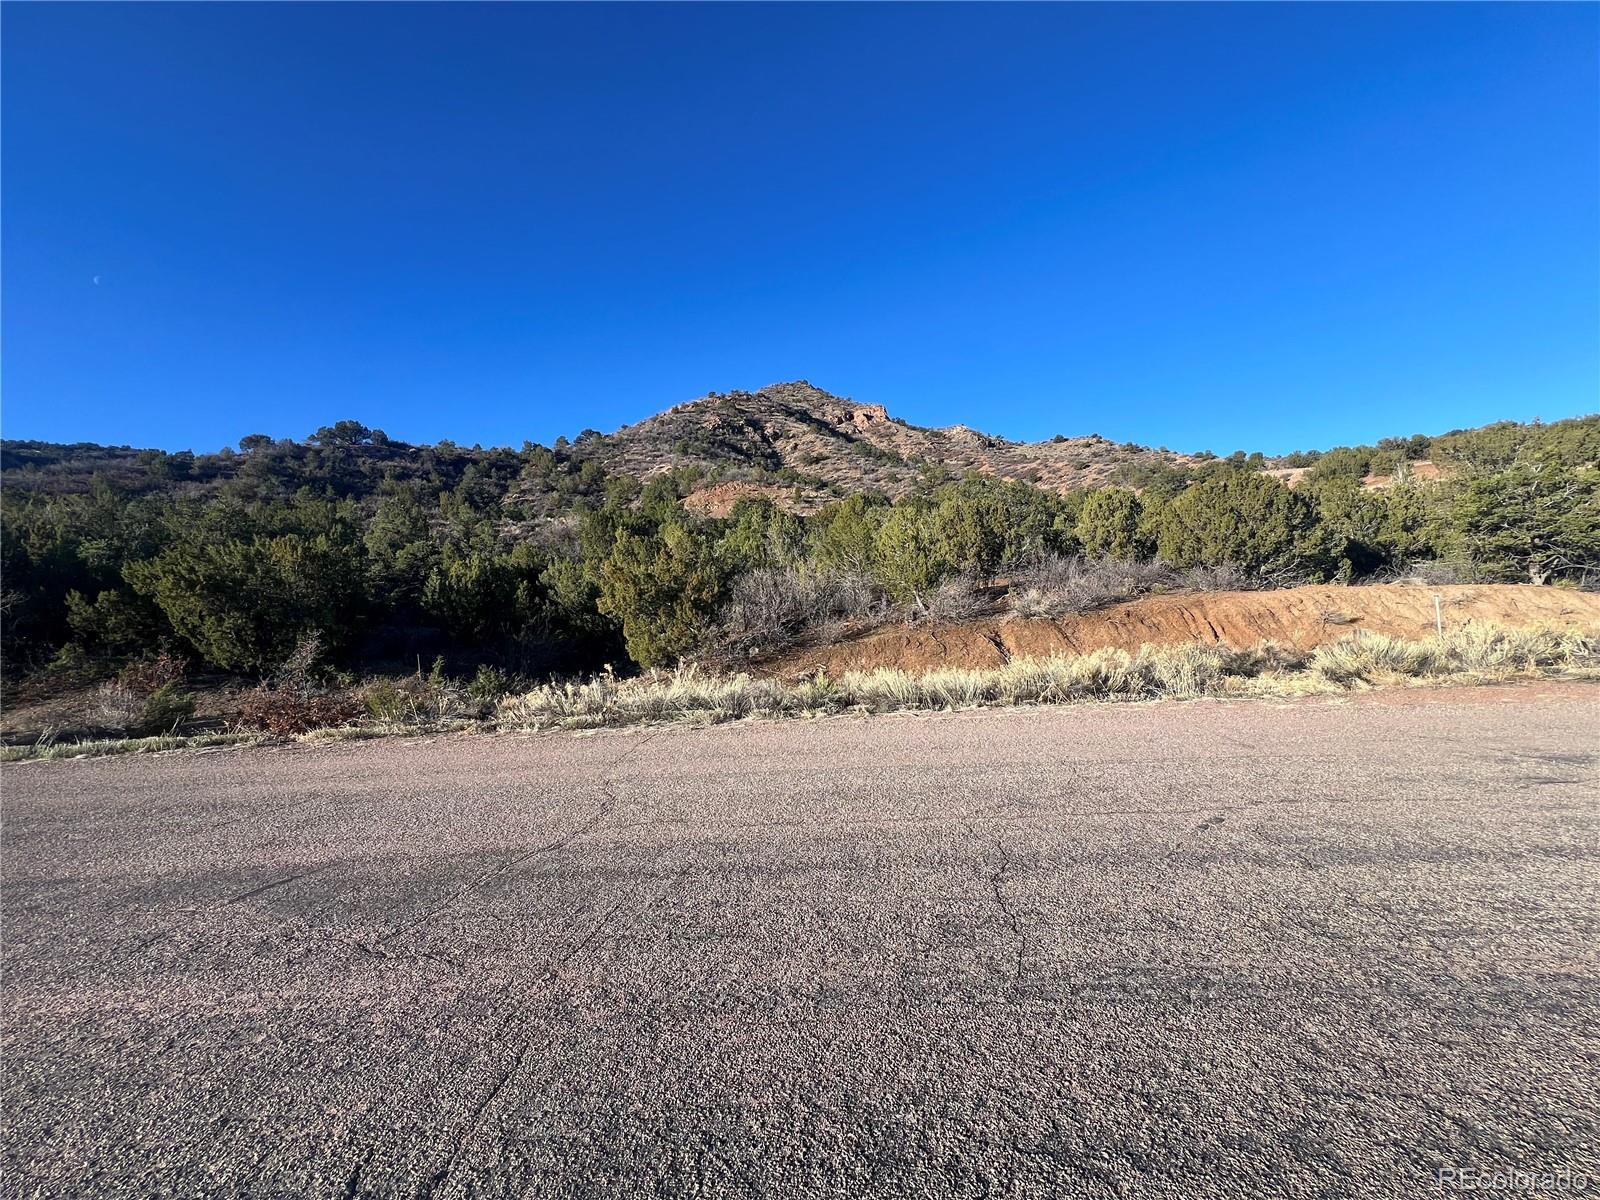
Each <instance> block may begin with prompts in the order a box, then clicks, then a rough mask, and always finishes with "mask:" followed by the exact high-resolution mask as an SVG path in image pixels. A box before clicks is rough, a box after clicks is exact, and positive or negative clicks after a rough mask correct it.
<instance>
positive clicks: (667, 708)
mask: <svg viewBox="0 0 1600 1200" xmlns="http://www.w3.org/2000/svg"><path fill="white" fill-rule="evenodd" d="M1540 677H1562V678H1583V679H1600V636H1597V635H1596V634H1586V633H1575V632H1572V631H1569V630H1562V629H1554V628H1542V627H1541V628H1532V629H1498V628H1493V627H1469V628H1467V629H1464V630H1460V631H1456V632H1452V633H1448V634H1446V635H1445V636H1444V637H1443V638H1427V639H1424V640H1421V641H1406V640H1405V639H1402V638H1393V637H1386V636H1384V635H1382V634H1375V633H1370V632H1366V631H1362V632H1358V633H1355V634H1352V635H1351V636H1350V637H1347V638H1344V639H1343V640H1341V641H1338V642H1334V643H1331V644H1329V645H1326V646H1321V647H1319V648H1318V649H1316V650H1313V651H1309V652H1301V651H1295V650H1289V649H1285V648H1283V647H1281V646H1276V645H1274V644H1272V643H1270V642H1264V643H1261V644H1260V645H1257V646H1254V647H1251V648H1250V649H1247V650H1234V649H1231V648H1229V647H1227V646H1176V647H1153V646H1146V647H1145V648H1143V649H1142V650H1140V651H1139V652H1138V653H1137V654H1129V653H1127V652H1126V651H1123V650H1116V649H1106V650H1098V651H1096V652H1094V653H1092V654H1080V655H1055V656H1052V657H1050V658H1039V659H1017V660H1015V661H1013V662H1009V663H1007V664H1006V665H1005V666H1002V667H995V668H990V669H967V668H958V667H949V668H943V669H939V670H933V671H927V672H923V673H921V674H912V673H911V672H908V671H900V670H894V669H880V670H876V671H851V672H847V673H846V674H845V675H843V676H842V677H841V678H839V679H831V678H829V677H828V676H826V675H817V676H815V677H813V678H810V679H805V680H801V681H800V682H798V683H780V682H778V681H776V680H771V679H754V678H751V677H750V676H748V675H725V674H717V673H715V672H710V671H706V670H704V669H702V668H698V667H694V666H685V667H680V668H678V669H677V670H675V671H655V672H651V673H650V674H648V675H642V676H638V677H636V678H632V679H619V678H617V677H616V676H614V675H611V674H609V673H608V674H602V675H598V676H596V677H594V678H592V679H588V680H584V681H579V682H569V683H555V684H546V685H544V686H542V687H538V688H535V689H533V690H532V691H530V692H526V693H523V694H520V695H512V696H507V697H505V698H504V699H503V700H501V701H500V703H499V706H498V708H497V709H496V710H495V713H494V715H493V717H492V719H491V724H492V725H493V726H497V727H499V728H501V729H593V728H599V727H602V726H611V725H640V724H662V723H667V722H690V723H694V724H716V723H720V722H724V721H737V720H741V719H744V718H747V717H788V716H822V715H828V714H833V713H846V712H856V713H885V712H906V711H917V710H940V709H962V708H983V707H998V706H1011V705H1034V704H1071V703H1078V702H1083V701H1093V700H1153V699H1161V698H1167V699H1193V698H1197V697H1202V696H1221V697H1238V698H1249V697H1260V698H1271V697H1289V696H1304V695H1317V694H1323V695H1326V694H1338V693H1342V692H1346V691H1349V690H1352V689H1358V688H1369V687H1376V686H1414V685H1417V684H1427V683H1487V682H1495V681H1499V680H1508V679H1517V678H1540ZM378 707H379V708H380V709H381V708H382V707H383V706H381V705H380V706H378ZM405 715H407V716H409V715H410V714H409V713H407V714H405ZM428 716H429V719H428V720H423V721H411V720H404V719H400V718H399V717H398V716H397V714H395V713H390V712H387V711H384V712H378V711H373V712H371V713H370V714H369V716H368V718H367V720H366V721H362V722H357V723H345V724H341V725H339V726H337V727H335V728H327V729H316V730H312V731H310V732H307V733H302V734H300V735H299V737H300V740H303V741H326V740H344V739H351V738H368V737H386V736H392V735H396V734H412V735H415V734H431V733H445V732H453V731H460V730H466V729H481V728H485V727H486V726H485V724H484V723H482V722H478V721H474V720H472V719H471V718H470V716H456V717H453V718H450V717H446V716H445V714H442V713H436V712H430V713H429V714H428ZM269 740H273V739H271V738H270V737H268V736H265V735H262V734H251V733H240V732H232V733H210V734H201V735H197V736H192V737H175V736H166V737H146V738H127V739H114V740H104V741H84V742H56V741H53V740H50V739H45V740H41V741H40V742H38V743H36V744H34V745H28V746H5V747H0V762H19V761H22V760H25V759H58V758H81V757H89V756H93V755H105V754H149V753H155V752H158V751H163V750H180V749H201V748H206V747H215V746H238V745H249V744H255V743H260V742H263V741H269Z"/></svg>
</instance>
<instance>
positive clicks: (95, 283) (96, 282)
mask: <svg viewBox="0 0 1600 1200" xmlns="http://www.w3.org/2000/svg"><path fill="white" fill-rule="evenodd" d="M94 285H95V287H99V286H100V276H98V275H96V276H95V277H94Z"/></svg>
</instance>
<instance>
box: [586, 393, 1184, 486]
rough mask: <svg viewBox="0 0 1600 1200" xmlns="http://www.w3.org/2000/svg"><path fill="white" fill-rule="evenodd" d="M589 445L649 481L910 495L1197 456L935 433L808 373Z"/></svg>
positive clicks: (1062, 481)
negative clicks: (696, 472) (764, 477)
mask: <svg viewBox="0 0 1600 1200" xmlns="http://www.w3.org/2000/svg"><path fill="white" fill-rule="evenodd" d="M581 449H582V451H583V452H584V453H585V454H586V455H588V456H592V457H594V458H597V459H598V460H599V461H601V462H602V463H603V464H604V465H605V466H606V468H607V469H608V470H614V471H622V472H625V473H627V474H630V475H635V476H639V477H649V476H651V475H655V474H659V473H660V472H662V471H666V470H668V469H670V468H672V467H677V466H684V465H688V464H695V465H699V466H701V467H704V468H706V469H708V470H720V471H722V472H724V473H727V472H730V471H731V472H733V473H738V472H740V471H741V470H742V471H752V472H756V473H761V474H766V473H772V474H789V475H791V476H799V480H797V481H796V482H799V483H800V484H801V487H802V494H804V492H805V491H807V490H810V491H816V490H825V491H827V492H832V493H834V494H837V493H839V492H846V493H848V492H857V491H866V490H875V491H881V492H883V493H884V494H886V495H888V496H891V497H894V496H900V495H904V494H905V493H906V492H908V491H910V490H911V489H912V488H913V487H914V486H916V484H917V483H918V482H919V481H922V480H926V478H927V477H928V475H929V473H930V472H931V473H933V474H934V475H945V476H951V477H959V476H962V475H965V474H966V473H967V472H969V471H978V472H980V473H982V474H985V475H993V476H996V477H998V478H1001V479H1008V480H1020V481H1023V482H1027V483H1032V484H1035V485H1037V486H1039V487H1043V488H1047V489H1049V490H1050V491H1056V492H1064V491H1067V490H1069V489H1072V488H1081V487H1094V486H1098V485H1101V484H1105V483H1107V482H1110V481H1111V479H1112V477H1113V475H1115V474H1116V472H1117V471H1118V469H1119V468H1121V467H1126V466H1138V467H1153V466H1159V465H1173V466H1181V465H1187V464H1190V463H1192V462H1194V461H1195V459H1194V458H1192V457H1190V456H1188V455H1180V454H1172V453H1169V452H1166V451H1160V450H1151V449H1149V448H1147V447H1142V446H1136V445H1133V444H1132V443H1127V444H1124V445H1118V444H1116V443H1113V442H1108V441H1106V440H1105V439H1104V438H1102V437H1100V436H1099V435H1097V434H1090V435H1088V436H1083V437H1064V436H1063V437H1061V438H1059V439H1056V440H1051V441H1046V442H1013V441H1008V440H1007V439H1005V438H1002V437H996V436H994V435H992V434H987V433H981V432H979V431H978V430H975V429H971V428H969V427H967V426H965V425H952V426H950V427H949V428H946V429H925V428H922V427H920V426H917V425H908V424H907V423H906V422H905V421H902V420H900V419H899V418H897V417H893V416H890V415H889V413H888V411H887V410H886V409H885V408H884V407H883V405H881V404H858V403H856V402H855V401H853V400H848V399H843V398H841V397H838V396H834V395H830V394H829V393H828V392H825V391H823V390H821V389H820V388H816V387H813V386H812V385H811V384H809V383H807V382H805V381H804V380H801V381H798V382H795V383H778V384H773V385H771V386H769V387H764V388H762V389H761V390H760V391H756V392H729V393H727V394H718V393H715V392H713V393H711V394H710V395H708V396H704V397H702V398H700V399H698V400H692V401H690V402H688V403H686V404H679V405H676V406H674V407H672V408H669V409H667V410H666V411H665V412H662V413H658V414H656V415H655V416H653V417H649V418H647V419H645V420H643V421H640V422H638V423H637V424H635V425H628V426H624V427H623V428H622V429H619V430H618V431H617V432H616V433H614V434H611V435H609V436H603V435H602V436H599V437H594V438H587V439H585V440H584V441H583V442H582V443H581Z"/></svg>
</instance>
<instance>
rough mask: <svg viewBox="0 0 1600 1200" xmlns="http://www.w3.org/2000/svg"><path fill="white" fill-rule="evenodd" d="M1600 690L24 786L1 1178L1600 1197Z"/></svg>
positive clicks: (425, 747) (7, 878)
mask: <svg viewBox="0 0 1600 1200" xmlns="http://www.w3.org/2000/svg"><path fill="white" fill-rule="evenodd" d="M1597 700H1600V689H1597V688H1595V687H1593V686H1582V685H1553V684H1545V685H1535V686H1522V687H1514V688H1489V689H1476V690H1464V691H1441V692H1408V693H1405V694H1403V695H1399V696H1394V695H1391V696H1368V697H1363V698H1360V699H1357V700H1354V701H1351V700H1340V701H1327V700H1316V701H1299V702H1292V703H1275V704H1267V703H1216V702H1195V703H1189V704H1173V703H1166V704H1153V705H1120V706H1118V705H1102V706H1082V707H1077V708H1065V709H1039V710H1027V711H1011V712H983V713H959V714H945V715H937V716H906V717H877V718H839V719H831V720H825V721H790V722H781V723H751V724H743V725H735V726H725V727H720V728H716V729H710V730H701V731H696V730H685V729H682V728H671V729H655V730H649V729H646V730H627V731H615V732H605V733H599V734H594V735H588V736H574V735H567V734H547V735H528V736H523V735H503V736H498V737H489V736H483V735H478V736H463V737H453V738H436V739H431V740H418V741H398V740H387V741H382V742H361V743H348V744H334V745H328V746H320V747H311V746H293V747H287V748H277V749H267V748H254V749H247V750H227V751H219V752H209V753H181V754H173V755H167V756H160V757H153V758H146V759H114V760H100V761H81V762H79V761H70V762H54V763H28V764H21V765H16V766H10V767H7V768H5V770H4V780H3V788H4V919H5V939H6V948H5V988H4V993H3V1015H4V1020H5V1035H6V1054H5V1057H6V1062H5V1078H4V1084H3V1095H0V1099H3V1100H4V1111H3V1115H0V1137H3V1149H0V1168H3V1170H4V1178H5V1180H6V1183H5V1191H6V1194H8V1195H18V1196H32V1195H41V1196H148V1195H175V1196H194V1195H201V1194H211V1195H230V1196H246V1195H248V1196H262V1197H265V1196H304V1195H311V1196H315V1195H321V1196H360V1195H370V1196H408V1195H425V1194H426V1195H434V1196H440V1197H443V1196H464V1195H480V1196H500V1195H518V1196H520V1195H571V1196H578V1195H625V1196H638V1195H702V1194H709V1195H739V1196H748V1195H767V1196H778V1195H782V1196H794V1195H808V1196H811V1195H815V1196H839V1197H846V1196H849V1197H856V1196H908V1195H934V1196H938V1195H962V1196H1041V1197H1042V1196H1085V1197H1091V1196H1094V1197H1097V1196H1119V1195H1126V1196H1156V1197H1167V1196H1170V1197H1209V1196H1218V1197H1221V1196H1240V1195H1268V1194H1271V1195H1281V1196H1322V1195H1361V1196H1369V1195H1370V1196H1396V1195H1413V1194H1415V1195H1430V1194H1442V1192H1441V1189H1440V1188H1439V1187H1438V1186H1437V1185H1436V1184H1435V1183H1433V1182H1432V1181H1431V1180H1430V1178H1429V1173H1430V1172H1431V1171H1432V1170H1433V1169H1434V1168H1436V1167H1439V1166H1455V1167H1467V1168H1487V1169H1492V1168H1504V1167H1512V1166H1515V1167H1518V1168H1521V1169H1529V1170H1533V1169H1540V1168H1552V1169H1553V1168H1569V1169H1574V1170H1576V1171H1579V1172H1586V1173H1587V1174H1588V1175H1589V1176H1591V1177H1597V1176H1600V1149H1597V1144H1600V1133H1597V1127H1596V1126H1597V1116H1596V1114H1597V1112H1600V1094H1597V1083H1596V1081H1597V1079H1600V1035H1597V1030H1600V978H1597V976H1600V954H1597V949H1596V947H1597V944H1600V938H1597V934H1600V903H1597V897H1600V871H1597V869H1596V868H1597V864H1600V838H1597V831H1600V811H1597V803H1596V801H1597V794H1600V789H1597V786H1596V784H1597V763H1600V755H1597V751H1600V738H1597V728H1600V722H1597V717H1600V708H1597V703H1596V702H1597Z"/></svg>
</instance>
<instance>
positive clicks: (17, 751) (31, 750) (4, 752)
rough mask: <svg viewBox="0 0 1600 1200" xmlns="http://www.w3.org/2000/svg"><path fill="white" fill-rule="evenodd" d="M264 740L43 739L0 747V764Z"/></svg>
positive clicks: (214, 736)
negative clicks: (27, 743) (58, 740)
mask: <svg viewBox="0 0 1600 1200" xmlns="http://www.w3.org/2000/svg"><path fill="white" fill-rule="evenodd" d="M264 740H266V739H265V738H263V737H262V736H261V735H260V734H256V733H199V734H194V735H192V736H188V737H182V736H178V735H173V734H164V735H162V736H160V737H142V738H98V739H95V740H92V741H84V742H57V741H52V740H49V739H44V740H41V741H38V742H35V743H33V744H32V745H27V746H0V763H12V762H24V761H27V760H37V759H45V760H48V759H56V758H100V757H104V756H105V755H108V754H157V753H160V752H161V751H163V750H204V749H209V748H211V747H215V746H253V745H255V744H257V743H259V742H262V741H264Z"/></svg>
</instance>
